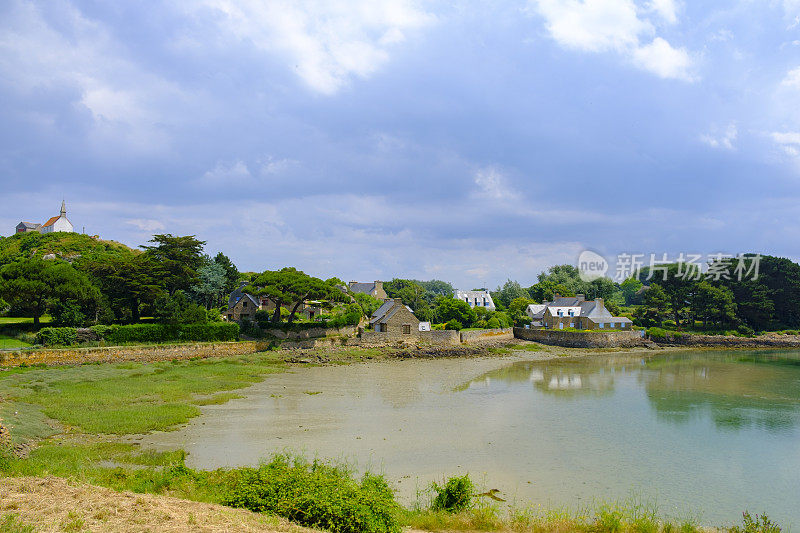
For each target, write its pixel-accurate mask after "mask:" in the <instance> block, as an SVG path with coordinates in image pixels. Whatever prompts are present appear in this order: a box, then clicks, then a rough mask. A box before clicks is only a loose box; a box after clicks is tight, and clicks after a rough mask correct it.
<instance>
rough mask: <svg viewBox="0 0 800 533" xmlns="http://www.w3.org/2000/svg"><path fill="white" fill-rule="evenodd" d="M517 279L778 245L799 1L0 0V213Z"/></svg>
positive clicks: (5, 224) (790, 189) (324, 273)
mask: <svg viewBox="0 0 800 533" xmlns="http://www.w3.org/2000/svg"><path fill="white" fill-rule="evenodd" d="M62 198H63V199H65V200H66V203H67V209H68V216H69V218H70V220H71V221H72V223H73V224H74V225H75V227H76V230H78V231H83V230H84V228H85V231H86V233H88V234H91V235H94V234H97V235H100V236H101V237H102V238H104V239H113V240H118V241H120V242H123V243H125V244H128V245H130V246H138V245H140V244H144V243H146V241H147V240H148V239H149V238H151V236H152V235H153V234H154V233H172V234H176V235H196V236H197V237H198V238H199V239H201V240H203V241H206V242H207V246H206V250H207V251H208V252H209V253H211V254H212V255H213V254H215V253H216V252H217V251H223V252H224V253H225V254H227V255H228V256H229V257H231V259H233V260H234V262H235V263H236V264H237V266H238V267H239V268H240V270H246V271H263V270H267V269H277V268H281V267H284V266H295V267H297V268H300V269H302V270H304V271H306V272H307V273H309V274H312V275H316V276H319V277H323V278H328V277H331V276H337V277H340V278H342V279H344V280H345V281H349V280H359V281H372V280H378V279H391V278H393V277H406V278H416V279H432V278H437V279H444V280H448V281H451V282H453V283H454V284H455V285H456V286H459V287H462V288H473V287H478V286H489V287H495V286H497V285H499V284H501V283H503V282H504V281H505V280H506V279H514V280H518V281H520V282H521V283H522V284H523V285H525V286H527V285H530V284H532V283H534V282H535V281H536V276H537V274H539V272H541V271H542V270H544V269H546V268H547V267H548V266H550V265H554V264H561V263H570V264H575V262H576V259H577V257H578V255H579V254H580V253H581V251H583V250H586V249H589V250H593V251H595V252H597V253H600V254H601V255H603V256H605V257H609V258H613V257H614V256H616V255H617V254H619V253H640V254H646V255H648V256H649V254H658V256H659V257H662V254H668V257H673V256H677V254H679V253H682V252H685V253H697V254H706V255H709V254H715V253H727V254H738V253H742V252H760V253H762V254H770V255H778V256H783V257H789V258H792V259H795V260H797V259H798V258H800V0H774V1H769V0H760V1H756V0H747V1H745V0H743V1H735V0H734V1H730V2H689V1H687V0H643V1H634V0H528V1H524V0H519V1H502V0H498V1H489V2H474V3H473V2H424V1H412V0H395V1H386V0H349V1H345V0H339V1H324V0H308V1H305V0H297V1H283V0H261V1H257V0H238V1H235V0H196V1H190V0H172V1H169V2H160V1H152V2H147V3H144V4H143V3H141V2H130V1H127V2H126V1H120V2H106V1H103V0H98V1H89V0H85V1H79V0H71V1H70V0H44V1H41V2H39V1H25V0H0V228H5V229H3V230H2V231H1V232H0V233H2V234H5V235H10V234H12V233H13V231H14V226H15V225H16V224H17V223H18V222H19V221H21V220H24V221H29V222H39V223H42V222H44V221H45V220H47V219H48V218H49V217H51V216H53V215H57V214H58V209H59V207H60V204H61V200H62Z"/></svg>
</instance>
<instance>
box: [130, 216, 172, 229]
mask: <svg viewBox="0 0 800 533" xmlns="http://www.w3.org/2000/svg"><path fill="white" fill-rule="evenodd" d="M125 223H126V224H128V225H130V226H133V227H135V228H137V229H139V230H141V231H145V232H148V233H152V232H156V231H164V229H165V228H166V226H164V223H163V222H161V221H159V220H153V219H149V218H131V219H128V220H126V221H125Z"/></svg>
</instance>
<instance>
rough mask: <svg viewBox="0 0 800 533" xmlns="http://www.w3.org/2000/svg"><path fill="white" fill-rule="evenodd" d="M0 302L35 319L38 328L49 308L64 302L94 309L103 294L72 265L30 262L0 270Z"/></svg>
mask: <svg viewBox="0 0 800 533" xmlns="http://www.w3.org/2000/svg"><path fill="white" fill-rule="evenodd" d="M0 298H2V299H4V300H6V301H7V302H8V303H9V304H10V305H11V306H12V307H14V308H16V309H19V310H22V311H23V312H25V313H27V314H28V315H29V316H32V317H33V323H34V325H36V326H38V325H39V319H40V317H41V316H42V315H43V314H44V313H45V311H46V310H47V308H48V305H50V304H52V303H55V302H57V301H65V300H72V301H74V302H78V303H79V304H81V305H84V304H87V305H91V304H93V303H96V302H97V301H98V300H99V298H100V292H99V291H98V290H97V287H95V286H94V285H92V283H91V281H90V280H89V277H88V276H86V274H84V273H82V272H78V271H77V270H75V268H73V267H72V265H70V264H69V263H66V262H63V261H44V260H42V259H38V258H31V259H26V260H23V261H18V262H15V263H11V264H8V265H5V266H4V267H3V268H2V269H0Z"/></svg>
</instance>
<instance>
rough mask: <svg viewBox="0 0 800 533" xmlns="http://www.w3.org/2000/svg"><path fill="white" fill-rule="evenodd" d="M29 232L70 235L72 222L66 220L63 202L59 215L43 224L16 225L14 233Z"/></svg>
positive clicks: (27, 223)
mask: <svg viewBox="0 0 800 533" xmlns="http://www.w3.org/2000/svg"><path fill="white" fill-rule="evenodd" d="M31 231H38V232H39V233H55V232H57V231H63V232H67V233H72V232H73V231H74V229H73V227H72V222H70V221H69V219H68V218H67V206H66V204H65V203H64V201H63V200H62V201H61V214H59V215H58V216H57V217H53V218H51V219H50V220H48V221H47V222H45V223H44V224H41V225H40V224H31V223H30V222H20V223H19V224H17V227H16V233H28V232H31Z"/></svg>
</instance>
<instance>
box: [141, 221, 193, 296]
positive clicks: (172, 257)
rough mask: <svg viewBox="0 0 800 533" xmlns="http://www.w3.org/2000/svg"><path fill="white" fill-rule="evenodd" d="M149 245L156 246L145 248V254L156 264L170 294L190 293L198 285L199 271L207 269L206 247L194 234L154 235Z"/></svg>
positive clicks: (158, 274)
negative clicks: (204, 257)
mask: <svg viewBox="0 0 800 533" xmlns="http://www.w3.org/2000/svg"><path fill="white" fill-rule="evenodd" d="M149 242H153V243H155V245H154V246H142V248H143V249H144V250H145V254H147V256H148V257H150V258H152V259H153V261H154V264H155V265H156V271H155V272H154V274H156V277H157V279H159V280H160V281H161V284H162V287H164V289H165V290H166V291H167V292H168V293H169V294H173V293H175V291H178V290H182V291H189V290H190V289H191V288H192V286H193V285H195V284H196V283H197V282H198V270H199V269H200V267H201V266H203V255H202V253H203V246H205V244H206V243H205V241H199V240H197V239H196V238H195V236H194V235H188V236H185V237H180V236H173V235H172V234H169V233H167V234H165V235H153V238H152V239H150V241H149Z"/></svg>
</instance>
